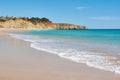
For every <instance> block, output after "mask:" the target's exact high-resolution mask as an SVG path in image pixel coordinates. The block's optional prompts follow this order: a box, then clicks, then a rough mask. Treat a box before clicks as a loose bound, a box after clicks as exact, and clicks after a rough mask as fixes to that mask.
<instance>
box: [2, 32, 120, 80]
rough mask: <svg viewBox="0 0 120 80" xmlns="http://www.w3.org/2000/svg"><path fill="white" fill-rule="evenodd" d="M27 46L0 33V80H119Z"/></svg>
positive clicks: (116, 75) (119, 78) (116, 77)
mask: <svg viewBox="0 0 120 80" xmlns="http://www.w3.org/2000/svg"><path fill="white" fill-rule="evenodd" d="M29 45H30V43H29V42H25V41H22V40H18V39H14V38H12V37H10V36H9V35H7V34H5V33H4V32H2V31H0V80H120V74H114V73H112V72H109V71H104V70H99V69H95V68H91V67H88V66H86V65H84V64H79V63H75V62H72V61H69V60H67V59H64V58H60V57H59V56H57V55H54V54H50V53H47V52H43V51H38V50H35V49H33V48H31V47H30V46H29Z"/></svg>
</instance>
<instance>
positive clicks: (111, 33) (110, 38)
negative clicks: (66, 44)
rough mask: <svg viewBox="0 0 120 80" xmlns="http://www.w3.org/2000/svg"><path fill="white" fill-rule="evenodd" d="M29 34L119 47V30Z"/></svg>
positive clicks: (57, 31)
mask: <svg viewBox="0 0 120 80" xmlns="http://www.w3.org/2000/svg"><path fill="white" fill-rule="evenodd" d="M28 33H29V34H34V35H44V36H54V37H61V38H69V39H78V40H85V41H91V42H94V41H95V42H98V43H106V44H115V45H120V30H119V29H118V30H117V29H115V30H114V29H113V30H112V29H111V30H47V31H36V30H35V31H34V30H33V31H29V32H28Z"/></svg>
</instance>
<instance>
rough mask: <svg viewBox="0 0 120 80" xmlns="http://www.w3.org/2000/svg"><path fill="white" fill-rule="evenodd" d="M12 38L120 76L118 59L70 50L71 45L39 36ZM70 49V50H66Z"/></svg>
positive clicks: (17, 35)
mask: <svg viewBox="0 0 120 80" xmlns="http://www.w3.org/2000/svg"><path fill="white" fill-rule="evenodd" d="M10 35H11V36H12V37H14V38H17V39H22V40H25V41H29V42H31V47H32V48H35V49H37V50H42V51H46V52H49V53H53V54H57V55H58V56H60V57H62V58H66V59H69V60H72V61H74V62H77V63H85V64H86V65H88V66H90V67H94V68H98V69H102V70H107V71H112V72H115V73H119V74H120V61H119V59H118V58H116V57H113V56H110V55H103V54H102V53H96V52H90V51H81V50H77V49H76V48H70V47H71V46H70V47H69V45H67V44H66V45H67V46H66V45H64V43H62V44H60V43H59V41H58V43H56V42H55V40H51V39H44V38H40V37H38V36H34V37H33V36H31V35H21V34H10ZM66 47H68V48H66Z"/></svg>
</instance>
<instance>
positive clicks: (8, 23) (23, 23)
mask: <svg viewBox="0 0 120 80" xmlns="http://www.w3.org/2000/svg"><path fill="white" fill-rule="evenodd" d="M0 28H9V29H51V30H52V29H57V30H61V29H70V30H71V29H74V30H79V29H86V26H77V25H73V24H62V23H61V24H60V23H52V22H37V23H35V24H33V23H32V22H31V21H28V20H23V19H15V20H13V19H9V20H5V21H0Z"/></svg>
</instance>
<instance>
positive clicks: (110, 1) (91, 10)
mask: <svg viewBox="0 0 120 80" xmlns="http://www.w3.org/2000/svg"><path fill="white" fill-rule="evenodd" d="M0 16H16V17H20V16H25V17H40V18H42V17H46V18H49V19H50V20H51V21H52V22H53V23H70V24H75V25H84V26H87V27H88V28H89V29H120V0H0Z"/></svg>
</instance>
